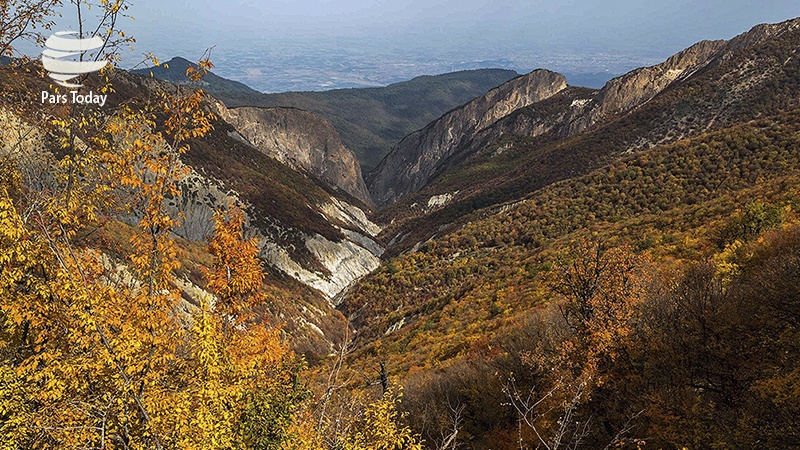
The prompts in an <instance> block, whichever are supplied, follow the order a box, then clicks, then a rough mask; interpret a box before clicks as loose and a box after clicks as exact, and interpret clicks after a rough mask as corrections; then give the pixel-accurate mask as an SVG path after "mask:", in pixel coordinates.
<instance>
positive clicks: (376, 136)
mask: <svg viewBox="0 0 800 450" xmlns="http://www.w3.org/2000/svg"><path fill="white" fill-rule="evenodd" d="M516 76H518V74H517V73H516V72H514V71H511V70H501V69H481V70H467V71H461V72H454V73H448V74H443V75H435V76H421V77H417V78H414V79H413V80H410V81H405V82H402V83H396V84H392V85H389V86H386V87H382V88H365V89H336V90H330V91H324V92H288V93H281V94H259V95H252V94H251V93H247V92H230V93H223V94H219V93H218V94H217V97H218V98H219V99H220V100H222V101H223V102H224V103H225V104H226V105H227V106H229V107H235V106H259V107H292V108H298V109H302V110H305V111H311V112H315V113H317V114H320V115H322V116H323V117H325V118H327V119H328V120H330V121H331V122H332V123H333V125H334V127H335V128H336V131H338V132H339V134H340V135H341V137H342V142H344V145H345V146H346V147H347V148H349V149H351V150H352V151H353V152H355V154H356V156H357V157H358V160H359V161H360V162H361V166H362V168H363V169H364V171H365V172H366V171H369V170H370V169H372V168H373V167H375V165H377V164H378V162H380V160H381V159H382V158H383V157H384V156H385V155H386V154H387V153H388V152H389V150H391V148H392V146H394V145H395V144H396V143H397V142H399V141H400V140H401V139H402V138H403V136H405V135H407V134H409V133H411V132H413V131H416V130H419V129H420V128H422V127H424V126H425V124H427V123H429V122H431V121H432V120H434V119H436V118H437V117H439V116H441V115H442V114H444V113H446V112H447V111H449V110H451V109H453V108H455V107H457V106H460V105H463V104H464V103H467V102H468V101H470V100H472V99H474V98H475V97H479V96H481V95H484V94H485V93H486V92H487V91H489V90H490V89H492V88H494V87H496V86H498V85H500V84H502V83H505V82H506V81H508V80H510V79H512V78H514V77H516Z"/></svg>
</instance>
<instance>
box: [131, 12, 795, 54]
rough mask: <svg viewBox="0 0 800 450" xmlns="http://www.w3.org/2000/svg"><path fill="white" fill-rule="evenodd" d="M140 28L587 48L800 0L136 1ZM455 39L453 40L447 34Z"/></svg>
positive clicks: (648, 43) (722, 25) (717, 29)
mask: <svg viewBox="0 0 800 450" xmlns="http://www.w3.org/2000/svg"><path fill="white" fill-rule="evenodd" d="M131 13H132V14H133V15H134V16H135V17H136V21H135V24H134V25H133V26H132V27H133V28H134V29H136V30H137V31H139V30H141V31H143V32H145V33H146V32H147V31H149V30H153V29H163V28H170V29H174V30H175V31H180V32H184V33H190V34H191V35H193V36H194V38H195V39H196V40H198V41H200V42H206V43H207V44H213V43H214V41H215V40H223V39H225V38H230V37H241V38H247V37H252V36H287V35H290V36H299V37H309V36H311V37H319V38H324V37H343V36H347V37H391V38H393V39H397V40H408V41H419V40H425V39H426V38H429V39H431V40H433V41H431V42H430V43H431V44H433V43H435V41H436V40H446V39H447V38H448V36H452V38H451V39H453V40H460V39H464V38H470V39H473V40H488V41H491V42H496V43H497V44H498V45H499V44H502V43H504V42H513V41H517V40H521V41H523V42H524V43H527V44H531V45H535V46H542V47H557V48H559V49H560V50H579V49H585V48H587V47H595V48H598V49H599V48H602V49H605V50H607V51H641V50H642V49H646V48H648V47H654V48H655V50H656V51H658V50H659V49H662V48H664V49H673V50H674V49H677V48H684V47H686V46H687V45H689V44H691V43H693V42H695V41H697V40H701V39H719V38H730V37H732V36H734V35H736V34H738V33H741V32H743V31H746V30H747V29H749V28H750V27H752V26H753V25H755V24H758V23H763V22H778V21H782V20H785V19H789V18H793V17H797V16H800V3H798V2H797V1H796V0H786V1H774V0H773V1H770V0H766V1H743V0H677V1H675V0H672V1H671V0H664V1H652V0H650V1H642V0H604V1H598V0H548V1H541V0H527V1H525V0H499V1H477V0H378V1H367V0H271V1H270V0H268V1H261V0H173V1H163V0H133V7H132V8H131ZM448 44H450V43H448Z"/></svg>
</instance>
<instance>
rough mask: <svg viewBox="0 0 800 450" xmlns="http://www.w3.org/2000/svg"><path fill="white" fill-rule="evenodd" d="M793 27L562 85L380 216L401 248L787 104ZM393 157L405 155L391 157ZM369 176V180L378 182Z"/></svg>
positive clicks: (464, 149)
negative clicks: (627, 158) (592, 81)
mask: <svg viewBox="0 0 800 450" xmlns="http://www.w3.org/2000/svg"><path fill="white" fill-rule="evenodd" d="M796 27H797V21H789V22H785V23H782V24H777V25H763V26H758V27H756V28H754V29H753V30H752V31H750V32H748V33H745V34H743V35H741V36H739V37H736V38H734V39H732V40H730V41H727V42H725V41H714V42H708V41H706V42H700V43H698V44H696V45H694V46H692V47H690V48H688V49H686V50H684V51H683V52H680V53H678V54H676V55H675V56H673V57H671V58H669V59H668V60H667V61H665V62H664V63H662V64H659V65H656V66H653V67H649V68H643V69H638V70H635V71H632V72H631V73H629V74H626V75H624V76H622V77H619V78H616V79H614V80H612V81H610V82H609V83H608V84H607V85H606V86H605V87H604V88H603V89H601V90H599V91H593V90H576V89H575V88H568V89H565V90H563V91H562V92H560V93H559V94H557V95H555V96H553V97H552V98H550V99H548V100H545V101H543V102H540V103H539V104H534V105H530V106H528V107H527V108H523V109H520V110H517V111H515V112H514V113H511V114H509V116H508V117H506V118H504V119H502V120H500V121H498V122H497V123H496V124H493V125H492V126H491V127H489V128H487V129H486V130H483V131H481V132H480V133H477V134H475V135H474V136H470V137H468V138H467V137H462V138H460V139H461V141H462V142H463V144H462V145H461V146H460V148H458V149H456V150H453V151H452V152H451V153H452V154H451V155H450V156H449V158H448V159H439V160H435V161H434V162H433V164H434V165H435V166H437V168H436V169H429V170H431V171H432V172H434V173H437V176H436V177H435V178H434V179H432V180H430V181H429V182H428V184H427V185H426V186H425V187H424V188H422V189H421V190H420V191H419V192H418V193H416V194H411V195H408V196H406V197H405V198H403V199H401V200H400V201H399V202H397V203H395V204H393V205H391V206H390V207H388V208H384V209H383V210H382V211H381V212H380V215H379V217H378V218H377V219H376V220H378V221H380V222H383V223H387V224H388V223H391V224H392V225H391V226H390V227H389V228H387V230H386V231H385V233H387V236H386V237H385V240H386V242H389V241H392V240H395V241H398V240H399V241H403V242H404V244H402V245H401V246H397V247H396V249H395V250H396V251H402V249H407V248H411V247H413V246H414V245H415V244H416V243H419V242H421V241H425V240H426V239H428V238H429V237H430V236H432V235H433V234H435V233H436V232H437V231H436V230H442V229H444V228H445V227H448V226H450V225H451V224H453V223H456V222H457V221H458V220H459V218H461V217H463V216H464V215H466V214H469V213H471V212H473V211H475V210H479V209H481V208H485V207H489V206H491V205H494V204H501V203H504V202H511V201H514V200H515V199H518V198H521V197H523V196H524V195H526V194H528V193H530V192H534V191H536V190H538V189H541V188H543V187H545V186H547V185H549V184H552V183H554V182H558V181H561V180H564V179H570V178H574V177H576V176H580V175H581V174H585V173H586V172H587V171H589V170H592V169H594V168H597V167H600V166H602V165H604V164H608V163H610V162H612V161H614V160H615V159H617V158H619V157H621V156H623V155H625V154H628V153H630V152H635V151H642V150H646V149H648V148H651V147H653V146H657V145H662V144H666V143H669V142H674V141H677V140H679V139H685V138H689V137H692V136H696V135H698V134H700V133H703V132H709V131H713V130H715V129H719V128H722V127H725V126H730V125H732V124H735V123H739V122H741V121H746V120H752V119H755V118H758V117H761V116H764V115H769V114H771V113H772V112H774V111H775V108H776V107H779V108H781V109H785V108H788V107H790V105H792V104H794V102H796V99H797V95H796V86H795V83H796V80H797V74H796V73H794V72H792V70H793V65H794V64H795V62H794V58H792V57H791V56H786V58H785V59H784V60H783V61H780V62H778V61H777V59H778V58H780V57H782V56H783V55H782V53H785V52H786V49H787V48H791V46H792V45H794V42H793V40H794V39H795V38H796V33H797V31H796ZM780 86H782V87H780ZM420 154H425V153H424V152H422V153H420ZM393 158H394V159H400V158H402V156H401V155H400V154H399V153H397V154H394V155H389V156H388V157H387V161H388V160H391V159H393ZM411 164H412V165H413V164H414V163H413V162H412V163H411ZM372 176H373V175H372V174H371V175H370V180H371V181H370V183H369V185H370V186H372V185H375V186H377V184H375V183H376V181H375V180H373V179H372ZM474 180H482V181H481V183H475V181H474ZM380 192H381V191H380V190H376V191H375V192H373V196H375V194H376V193H377V194H380ZM444 199H446V201H444ZM429 203H432V204H433V207H431V206H428V204H429ZM390 251H394V250H391V249H390Z"/></svg>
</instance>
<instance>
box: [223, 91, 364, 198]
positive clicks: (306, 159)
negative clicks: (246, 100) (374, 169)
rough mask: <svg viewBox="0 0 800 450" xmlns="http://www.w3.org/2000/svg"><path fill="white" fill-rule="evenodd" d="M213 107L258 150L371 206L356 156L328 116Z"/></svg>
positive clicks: (283, 110)
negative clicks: (345, 143) (346, 145)
mask: <svg viewBox="0 0 800 450" xmlns="http://www.w3.org/2000/svg"><path fill="white" fill-rule="evenodd" d="M213 106H214V109H215V111H216V113H217V114H218V115H219V116H220V118H222V119H223V120H224V121H226V122H228V123H229V124H231V125H233V127H234V128H236V131H238V132H239V134H240V135H241V136H242V137H243V138H244V139H246V140H247V141H248V142H250V143H251V144H252V145H253V146H254V147H255V148H257V149H259V150H260V151H262V152H264V153H265V154H267V155H268V156H271V157H273V158H275V159H277V160H278V161H280V162H282V163H284V164H288V165H289V166H291V167H293V168H295V169H297V170H300V171H302V172H306V173H309V174H311V175H313V176H315V177H317V178H319V179H321V180H322V181H324V182H326V183H328V184H329V185H330V186H331V187H334V188H338V189H341V190H342V191H344V192H347V193H348V194H350V195H352V196H353V197H355V198H357V199H359V200H361V201H362V202H364V203H366V204H368V205H369V204H371V200H370V196H369V193H368V192H367V187H366V185H365V184H364V179H363V178H362V176H361V166H360V165H359V163H358V160H357V159H356V156H355V155H354V154H353V152H351V151H350V150H349V149H347V148H346V147H345V146H344V144H342V141H341V139H340V138H339V134H338V133H337V132H336V130H335V129H334V128H333V125H332V124H331V123H330V122H329V121H328V120H327V119H325V118H324V117H322V116H320V115H318V114H315V113H311V112H307V111H302V110H299V109H294V108H253V107H240V108H230V109H229V108H226V107H225V106H223V105H222V104H221V103H218V102H216V103H214V105H213Z"/></svg>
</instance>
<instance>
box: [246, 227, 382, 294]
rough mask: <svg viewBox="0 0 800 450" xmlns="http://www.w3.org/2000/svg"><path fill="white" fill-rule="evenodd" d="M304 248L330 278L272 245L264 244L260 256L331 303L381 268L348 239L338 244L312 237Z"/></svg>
mask: <svg viewBox="0 0 800 450" xmlns="http://www.w3.org/2000/svg"><path fill="white" fill-rule="evenodd" d="M306 247H307V248H308V250H309V251H310V252H311V254H312V255H314V257H316V258H317V259H318V260H319V261H320V262H321V263H322V265H323V266H324V267H325V268H326V269H327V270H328V271H329V272H330V273H331V275H330V276H326V275H325V274H322V273H319V272H313V271H310V270H308V269H306V268H304V267H303V266H301V265H300V264H298V263H297V262H296V261H295V260H293V259H292V258H291V256H289V252H288V251H286V249H284V248H283V247H281V246H279V245H277V244H276V243H274V242H265V243H264V246H263V248H262V250H261V257H262V258H264V259H265V260H266V261H267V262H269V263H270V264H272V265H273V266H275V267H276V268H278V269H280V270H281V271H283V272H284V273H286V274H287V275H289V276H290V277H292V278H294V279H296V280H298V281H300V282H301V283H303V284H306V285H307V286H310V287H312V288H314V289H316V290H318V291H320V292H322V293H323V294H325V296H326V297H328V299H330V300H331V301H333V300H334V299H335V298H336V297H337V296H338V295H339V294H340V293H342V292H343V291H344V290H345V289H347V288H348V287H349V286H350V285H352V284H353V283H354V282H356V281H357V280H359V279H360V278H362V277H364V276H365V275H367V274H369V273H370V272H372V271H373V270H375V269H377V268H378V266H380V258H379V257H378V256H376V255H375V254H373V252H372V251H370V250H368V249H367V248H365V247H363V246H361V245H359V244H358V243H355V242H353V241H351V240H348V239H345V240H343V241H342V242H338V243H337V242H332V241H330V240H328V239H326V238H324V237H323V236H320V235H314V236H310V237H308V238H307V239H306Z"/></svg>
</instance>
